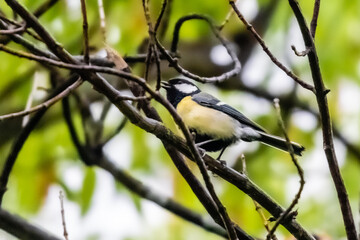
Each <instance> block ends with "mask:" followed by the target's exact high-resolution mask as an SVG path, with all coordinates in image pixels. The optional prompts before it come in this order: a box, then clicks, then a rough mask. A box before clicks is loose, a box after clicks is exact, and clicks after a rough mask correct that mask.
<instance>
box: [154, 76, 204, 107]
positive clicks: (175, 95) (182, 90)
mask: <svg viewBox="0 0 360 240" xmlns="http://www.w3.org/2000/svg"><path fill="white" fill-rule="evenodd" d="M161 86H162V87H163V88H164V89H165V90H166V93H167V94H166V97H167V99H168V100H169V102H170V103H171V104H172V105H173V106H174V107H176V106H177V104H178V103H179V102H180V101H181V99H183V98H184V97H187V96H192V95H194V94H196V93H199V92H200V89H199V88H198V87H197V86H196V85H195V84H193V83H192V82H190V81H188V80H186V79H183V78H173V79H170V80H169V81H167V82H165V81H162V82H161Z"/></svg>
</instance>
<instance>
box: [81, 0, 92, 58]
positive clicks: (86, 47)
mask: <svg viewBox="0 0 360 240" xmlns="http://www.w3.org/2000/svg"><path fill="white" fill-rule="evenodd" d="M80 2H81V14H82V17H83V36H84V62H85V63H86V64H89V62H90V58H89V32H88V20H87V12H86V2H85V0H80Z"/></svg>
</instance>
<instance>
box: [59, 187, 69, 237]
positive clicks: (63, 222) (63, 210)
mask: <svg viewBox="0 0 360 240" xmlns="http://www.w3.org/2000/svg"><path fill="white" fill-rule="evenodd" d="M59 199H60V208H61V221H62V226H63V229H64V232H63V235H64V238H65V240H69V233H68V231H67V230H66V221H65V209H64V195H63V193H62V191H60V193H59Z"/></svg>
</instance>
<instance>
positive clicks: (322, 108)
mask: <svg viewBox="0 0 360 240" xmlns="http://www.w3.org/2000/svg"><path fill="white" fill-rule="evenodd" d="M289 4H290V7H291V9H292V10H293V12H294V14H295V17H296V19H297V21H298V24H299V27H300V30H301V33H302V36H303V40H304V43H305V47H306V48H308V49H310V51H309V53H308V54H307V56H308V60H309V65H310V69H311V74H312V78H313V82H314V86H315V95H316V100H317V104H318V108H319V112H320V121H321V126H322V133H323V146H324V151H325V155H326V159H327V161H328V165H329V169H330V173H331V176H332V179H333V181H334V185H335V188H336V192H337V195H338V199H339V203H340V207H341V212H342V216H343V220H344V224H345V229H346V234H347V237H348V239H349V240H350V239H357V233H356V228H355V223H354V218H353V215H352V211H351V206H350V202H349V199H348V195H347V191H346V188H345V184H344V181H343V179H342V177H341V173H340V169H339V165H338V162H337V157H336V153H335V147H334V141H333V132H332V126H331V119H330V113H329V107H328V102H327V97H326V94H327V93H328V92H329V90H328V89H326V88H325V85H324V82H323V80H322V75H321V71H320V65H319V59H318V56H317V53H316V48H315V43H314V40H313V37H312V35H311V32H310V30H309V28H308V26H307V23H306V20H305V18H304V16H303V14H302V12H301V9H300V6H299V3H298V2H297V1H296V0H289Z"/></svg>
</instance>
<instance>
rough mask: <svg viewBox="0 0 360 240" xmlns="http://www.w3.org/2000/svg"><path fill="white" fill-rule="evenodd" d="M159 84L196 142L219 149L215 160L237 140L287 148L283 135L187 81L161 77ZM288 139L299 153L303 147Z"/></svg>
mask: <svg viewBox="0 0 360 240" xmlns="http://www.w3.org/2000/svg"><path fill="white" fill-rule="evenodd" d="M161 86H162V88H164V89H165V90H166V98H167V100H168V101H169V102H170V103H171V104H172V105H173V106H174V108H175V109H176V111H177V113H178V114H179V116H180V117H181V118H182V120H183V122H184V123H185V124H186V125H187V127H188V128H189V130H190V132H191V133H192V134H193V136H194V142H195V144H196V146H197V147H198V148H200V149H201V150H203V151H205V152H218V151H220V154H219V156H218V157H217V160H220V158H221V156H222V154H223V153H224V151H225V149H226V148H227V147H228V146H230V145H232V144H234V143H236V142H238V141H245V142H253V141H259V142H261V143H263V144H266V145H269V146H271V147H274V148H277V149H280V150H283V151H286V152H289V149H288V145H287V142H286V140H285V139H283V138H281V137H278V136H274V135H271V134H269V133H267V132H266V130H265V129H264V128H263V127H261V126H260V125H258V124H257V123H255V122H253V121H252V120H250V119H249V118H247V117H246V116H245V115H244V114H242V113H241V112H240V111H238V110H236V109H235V108H233V107H231V106H230V105H228V104H226V103H224V102H222V101H220V100H219V99H217V98H215V97H214V96H212V95H210V94H208V93H206V92H202V91H201V90H200V89H199V88H198V87H197V86H196V85H195V84H194V83H192V82H191V81H189V80H187V79H185V78H181V77H178V78H173V79H170V80H168V81H162V82H161ZM290 143H291V146H292V148H293V150H294V154H296V155H298V156H301V155H302V152H303V151H304V150H305V148H304V147H303V146H302V145H300V144H298V143H295V142H290Z"/></svg>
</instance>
